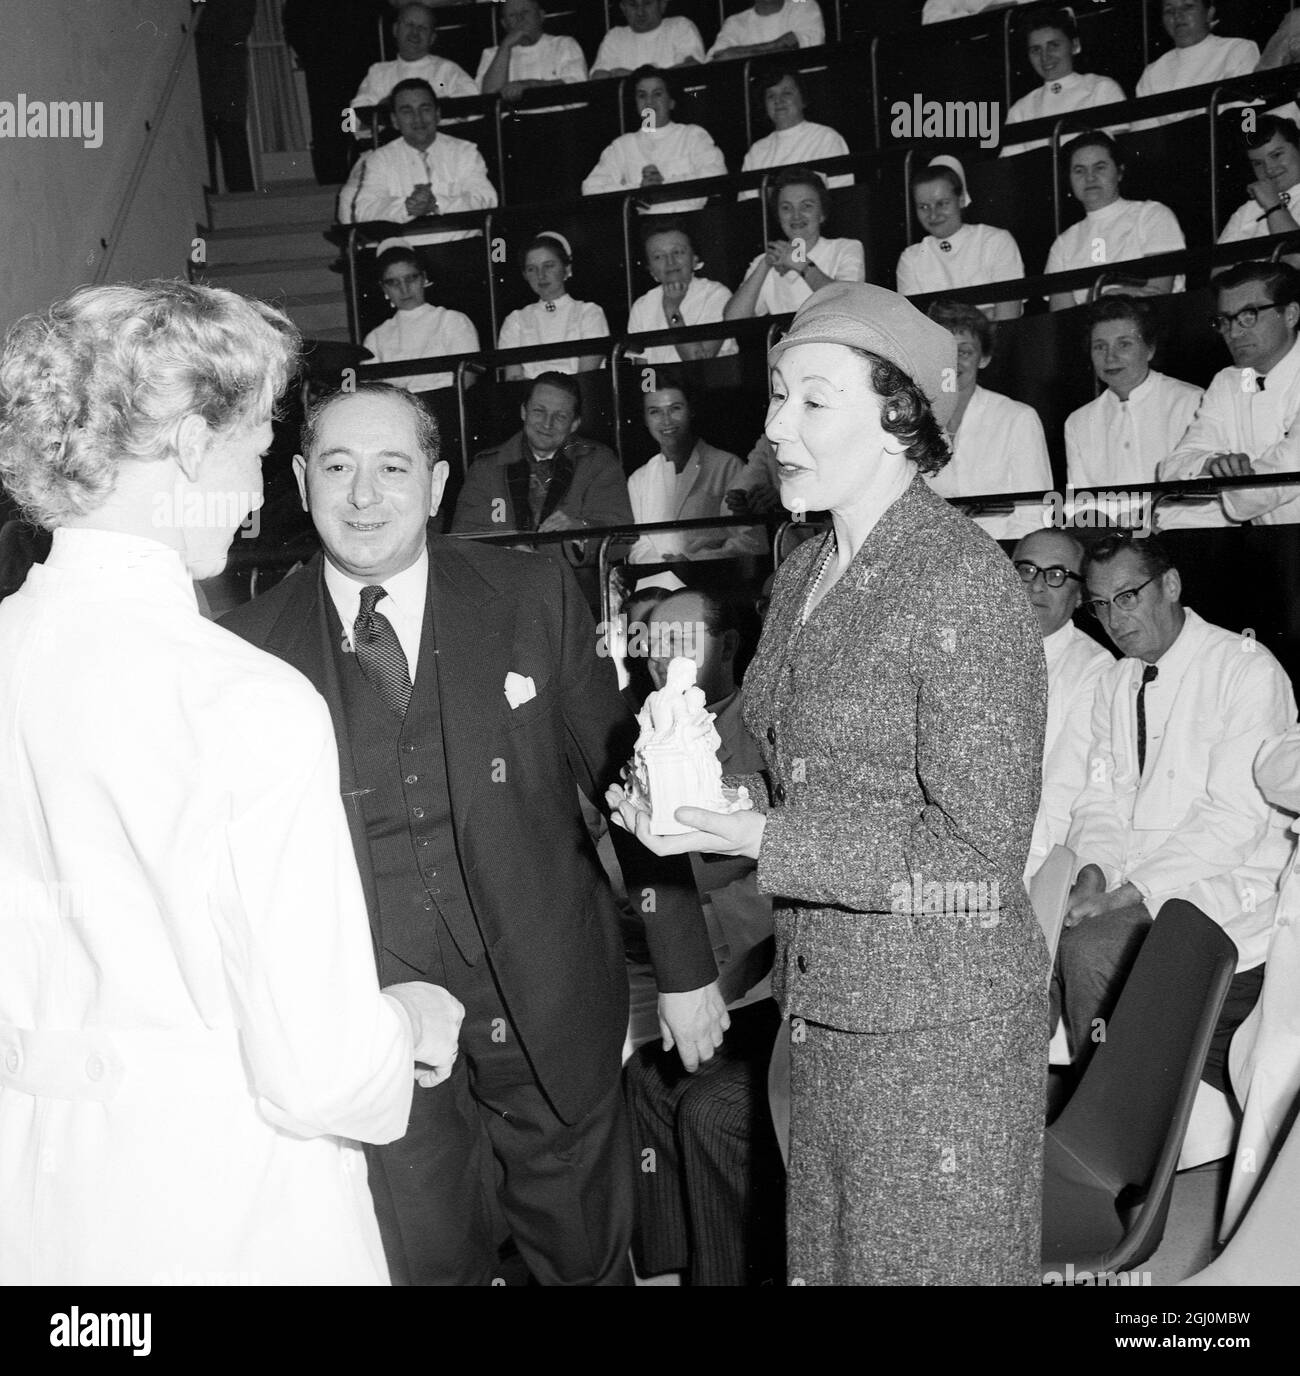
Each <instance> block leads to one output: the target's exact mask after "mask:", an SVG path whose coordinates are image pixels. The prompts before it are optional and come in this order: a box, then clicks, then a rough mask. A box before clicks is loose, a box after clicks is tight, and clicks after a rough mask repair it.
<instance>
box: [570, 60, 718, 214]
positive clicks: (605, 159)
mask: <svg viewBox="0 0 1300 1376" xmlns="http://www.w3.org/2000/svg"><path fill="white" fill-rule="evenodd" d="M633 94H634V96H635V99H636V109H637V118H638V119H639V120H640V121H641V123H640V127H639V128H637V129H636V130H634V131H633V132H632V133H630V134H620V135H619V136H618V138H616V139H615V140H614V141H613V142H612V143H611V144H609V145H608V147H607V148H606V149H605V151H604V152H603V153H602V154H601V155H600V161H599V162H597V164H596V165H595V167H593V168H592V169H591V171H590V172H589V173H588V174H587V176H586V179H585V180H584V181H583V183H582V194H583V195H584V196H599V195H602V194H603V193H604V192H606V191H626V190H629V189H630V188H632V187H637V186H645V187H651V186H663V185H664V184H665V183H666V182H690V181H695V180H697V179H698V178H700V177H725V176H726V175H727V160H726V159H725V158H724V157H723V156H722V150H721V149H720V148H719V147H718V145H717V144H716V143H714V142H713V140H712V138H710V137H709V133H708V130H706V129H704V128H702V127H701V126H700V125H698V124H677V123H675V122H674V120H673V110H674V109H675V108H676V106H677V101H676V100H675V99H674V97H673V93H672V90H671V88H670V86H669V84H668V77H667V76H666V75H665V74H664V73H663V72H660V71H656V70H655V69H654V68H653V67H642V68H641V69H640V70H639V71H638V72H637V74H636V86H635V88H634V92H633ZM707 199H708V198H707V197H705V196H697V197H691V198H689V199H687V200H682V201H656V202H654V203H653V204H652V205H650V206H649V209H650V210H652V211H653V212H654V213H656V214H660V215H671V214H678V213H685V212H687V211H691V210H700V209H702V208H703V206H704V204H705V201H706V200H707Z"/></svg>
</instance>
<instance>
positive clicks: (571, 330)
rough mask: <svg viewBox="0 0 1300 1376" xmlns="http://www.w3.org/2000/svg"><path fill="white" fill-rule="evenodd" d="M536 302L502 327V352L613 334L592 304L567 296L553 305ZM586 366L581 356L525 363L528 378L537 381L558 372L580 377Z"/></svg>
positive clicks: (498, 345) (601, 314) (523, 365)
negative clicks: (549, 309)
mask: <svg viewBox="0 0 1300 1376" xmlns="http://www.w3.org/2000/svg"><path fill="white" fill-rule="evenodd" d="M550 304H551V305H553V306H554V307H555V309H554V310H553V311H548V310H547V309H546V303H545V302H543V301H534V302H533V303H532V304H531V305H529V306H524V307H523V308H522V309H521V310H517V311H511V312H510V314H509V315H508V316H506V318H505V320H503V321H502V323H501V334H500V337H499V338H498V340H497V347H498V348H499V349H526V348H528V347H529V346H530V345H534V344H563V343H565V342H566V341H568V340H570V339H601V338H603V337H604V336H605V335H607V334H609V322H608V321H607V320H606V319H605V312H604V311H603V310H601V308H600V307H599V306H596V305H593V304H592V303H591V302H590V301H575V300H574V299H573V297H571V296H570V295H569V294H568V293H567V292H566V293H565V294H564V295H563V296H560V297H557V298H556V299H555V300H554V301H552V302H551V303H550ZM581 364H582V358H581V356H577V357H574V358H539V359H535V360H534V361H533V362H532V363H521V364H520V365H519V366H520V367H521V368H523V370H524V376H525V377H528V378H533V377H537V376H539V375H540V374H542V373H547V372H551V371H552V370H556V369H558V370H559V371H560V372H562V373H576V372H577V371H578V370H579V368H580V367H581Z"/></svg>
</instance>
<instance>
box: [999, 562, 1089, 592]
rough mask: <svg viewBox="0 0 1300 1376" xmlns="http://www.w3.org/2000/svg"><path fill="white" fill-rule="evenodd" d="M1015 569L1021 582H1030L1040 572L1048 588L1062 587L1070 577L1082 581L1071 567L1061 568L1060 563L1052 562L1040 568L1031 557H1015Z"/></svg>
mask: <svg viewBox="0 0 1300 1376" xmlns="http://www.w3.org/2000/svg"><path fill="white" fill-rule="evenodd" d="M1015 569H1016V572H1017V573H1018V574H1019V575H1020V581H1021V582H1022V583H1032V582H1033V581H1034V579H1035V578H1037V577H1038V575H1039V574H1040V573H1041V574H1042V575H1043V582H1044V583H1046V584H1047V586H1048V587H1049V588H1059V587H1062V586H1064V584H1065V583H1066V582H1067V580H1069V579H1071V578H1073V579H1074V581H1075V582H1076V583H1082V582H1083V579H1082V578H1081V577H1080V576H1079V574H1077V573H1075V572H1074V570H1073V569H1066V568H1062V567H1061V565H1060V564H1052V565H1051V566H1050V567H1049V568H1040V567H1039V565H1037V564H1035V563H1034V561H1033V560H1032V559H1017V560H1016V561H1015Z"/></svg>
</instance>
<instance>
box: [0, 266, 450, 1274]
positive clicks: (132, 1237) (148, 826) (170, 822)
mask: <svg viewBox="0 0 1300 1376" xmlns="http://www.w3.org/2000/svg"><path fill="white" fill-rule="evenodd" d="M297 343H298V341H297V332H296V331H295V330H294V328H293V326H292V325H291V324H290V323H289V321H288V320H287V319H286V318H285V317H284V316H283V315H281V314H280V313H279V312H278V311H275V310H272V309H271V308H270V307H269V306H265V305H263V304H262V303H261V302H258V301H247V300H245V299H244V298H242V297H240V296H236V295H235V294H234V293H233V292H228V291H220V290H216V289H213V288H207V287H199V286H191V285H190V284H189V283H184V282H156V283H149V284H146V285H145V286H143V287H132V286H112V287H89V288H83V289H82V290H80V291H78V292H77V293H76V294H75V295H74V296H72V297H71V298H69V299H68V300H67V301H63V302H60V303H58V304H56V305H55V306H53V307H52V308H51V309H50V311H49V312H48V313H47V314H45V315H44V316H40V317H38V316H28V317H26V318H25V319H24V320H21V321H19V322H18V323H17V324H16V325H15V326H14V327H13V329H12V330H10V332H9V335H8V337H7V340H6V343H5V346H4V352H3V357H2V358H0V416H3V420H0V479H2V480H3V482H4V484H5V486H6V487H7V488H8V490H9V492H10V494H11V495H12V496H13V497H14V498H15V500H16V501H17V502H18V503H19V504H20V505H21V506H22V507H23V508H24V509H25V510H26V511H27V513H28V514H29V515H30V516H32V517H34V518H35V519H36V520H38V521H39V522H40V523H41V524H42V525H43V526H45V527H47V528H50V529H52V530H53V532H54V538H53V547H52V549H51V552H50V556H49V559H48V560H47V562H46V563H44V564H38V565H36V566H34V567H33V568H32V570H31V572H30V573H29V575H28V577H27V580H26V582H25V583H24V584H23V586H22V588H21V589H20V590H19V591H18V592H17V593H15V594H14V595H13V596H11V597H8V598H6V599H5V601H4V603H3V605H0V776H2V777H3V778H4V780H5V787H4V789H3V790H0V837H3V838H4V841H3V846H2V847H0V950H3V952H4V958H3V960H0V1162H3V1167H2V1168H0V1218H3V1219H4V1226H3V1227H0V1285H57V1286H71V1285H78V1286H80V1285H109V1284H111V1285H130V1286H135V1285H158V1284H161V1285H178V1284H180V1285H193V1284H257V1285H366V1284H369V1285H376V1284H387V1282H388V1269H387V1266H386V1265H385V1261H384V1253H383V1250H382V1248H381V1245H380V1238H379V1229H378V1226H377V1224H376V1222H375V1214H374V1206H373V1204H372V1202H371V1198H370V1192H369V1188H368V1186H367V1183H366V1165H365V1158H364V1157H363V1155H362V1153H361V1149H360V1148H359V1147H358V1146H357V1145H356V1141H363V1142H391V1141H393V1140H395V1139H397V1138H399V1137H401V1136H402V1134H403V1133H404V1132H405V1131H406V1122H407V1117H408V1113H409V1109H410V1103H411V1094H412V1088H413V1071H414V1070H415V1067H416V1062H417V1061H426V1062H428V1063H429V1064H431V1065H432V1066H433V1067H434V1068H433V1069H432V1070H429V1071H422V1072H421V1082H422V1083H429V1084H432V1083H436V1082H437V1081H438V1080H440V1079H445V1077H446V1076H447V1075H448V1074H450V1071H451V1062H452V1061H453V1060H454V1058H455V1054H456V1051H455V1048H456V1037H457V1033H458V1030H459V1025H460V1017H461V1015H462V1013H463V1009H461V1007H460V1005H459V1004H458V1003H456V1001H455V1000H454V999H452V998H451V997H450V995H447V994H446V992H445V991H443V990H440V989H435V988H434V987H433V986H431V985H427V984H403V985H397V986H394V987H392V988H390V989H388V990H387V991H385V992H384V993H381V992H380V989H379V986H378V981H377V979H376V976H375V965H374V953H373V947H372V945H371V937H370V931H369V926H368V922H367V918H366V906H365V900H364V897H363V893H362V888H361V881H360V879H359V878H358V875H357V870H356V864H355V860H354V858H353V850H352V843H351V839H350V836H349V832H348V825H347V821H346V818H345V815H344V811H343V804H342V802H341V800H340V797H339V775H338V754H337V751H336V749H335V745H334V735H333V731H332V730H331V726H330V718H329V713H328V711H327V710H326V708H325V704H324V703H323V702H322V701H321V699H320V697H319V695H318V694H317V693H316V692H314V691H313V689H312V688H311V687H310V685H309V684H308V683H307V681H306V680H305V679H304V678H303V677H302V676H301V675H300V674H298V673H297V671H296V670H293V669H291V668H289V667H288V666H287V665H285V664H283V663H281V662H280V661H279V660H277V659H273V658H272V657H271V656H270V655H267V654H264V653H263V652H262V651H260V650H257V649H254V648H253V647H252V646H250V645H248V644H246V643H245V642H244V641H242V640H240V639H239V638H238V637H236V636H234V635H232V634H231V633H230V632H228V631H225V630H223V629H221V628H220V627H219V626H216V625H215V624H213V623H212V622H210V621H205V620H204V619H203V618H202V617H201V616H200V615H199V612H198V608H197V606H196V604H195V595H194V587H193V583H192V582H191V579H193V578H207V577H212V576H214V575H215V574H217V573H220V572H221V570H222V568H223V567H224V565H225V563H226V556H227V551H228V549H229V547H230V543H231V540H232V539H233V537H234V534H235V531H236V530H237V529H238V527H239V525H240V523H241V521H242V520H243V519H244V518H245V517H246V516H248V515H249V513H250V512H252V511H255V510H257V508H258V507H259V506H260V505H261V502H262V472H261V464H260V460H259V456H260V455H261V454H262V453H263V451H265V450H266V448H267V447H268V446H269V445H270V443H271V438H272V430H271V411H272V403H273V402H274V400H275V398H276V396H277V395H278V394H279V393H280V391H282V390H283V388H284V387H285V385H286V383H287V382H288V380H289V378H290V377H291V375H292V374H293V372H294V370H295V365H296V354H297ZM346 1138H351V1139H355V1140H354V1141H352V1142H348V1141H345V1140H343V1139H346Z"/></svg>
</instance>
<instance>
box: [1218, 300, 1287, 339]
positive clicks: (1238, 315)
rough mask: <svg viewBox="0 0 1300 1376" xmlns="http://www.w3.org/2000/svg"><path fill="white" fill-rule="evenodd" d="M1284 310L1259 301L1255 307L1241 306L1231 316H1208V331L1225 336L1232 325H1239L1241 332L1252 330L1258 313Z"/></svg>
mask: <svg viewBox="0 0 1300 1376" xmlns="http://www.w3.org/2000/svg"><path fill="white" fill-rule="evenodd" d="M1285 309H1286V308H1285V306H1281V305H1278V304H1276V303H1274V302H1265V301H1261V302H1259V303H1258V304H1257V305H1253V306H1243V307H1242V308H1241V309H1240V310H1239V311H1233V313H1232V314H1231V315H1212V316H1210V329H1212V330H1218V332H1219V333H1220V334H1227V333H1228V331H1229V330H1230V329H1232V327H1233V326H1234V325H1240V326H1241V328H1242V329H1243V330H1252V329H1254V328H1255V322H1256V321H1257V320H1258V319H1259V313H1260V311H1280V310H1285Z"/></svg>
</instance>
